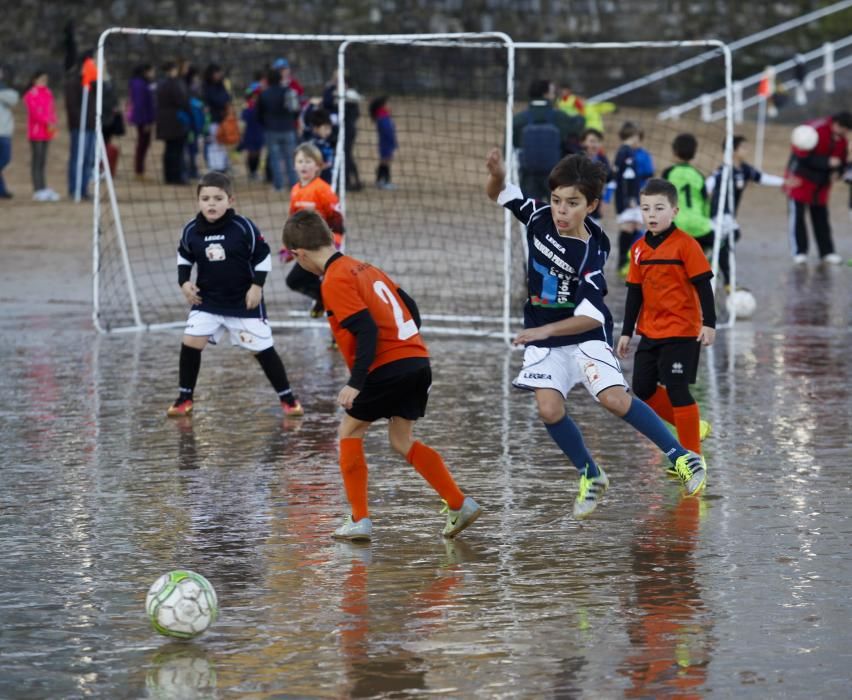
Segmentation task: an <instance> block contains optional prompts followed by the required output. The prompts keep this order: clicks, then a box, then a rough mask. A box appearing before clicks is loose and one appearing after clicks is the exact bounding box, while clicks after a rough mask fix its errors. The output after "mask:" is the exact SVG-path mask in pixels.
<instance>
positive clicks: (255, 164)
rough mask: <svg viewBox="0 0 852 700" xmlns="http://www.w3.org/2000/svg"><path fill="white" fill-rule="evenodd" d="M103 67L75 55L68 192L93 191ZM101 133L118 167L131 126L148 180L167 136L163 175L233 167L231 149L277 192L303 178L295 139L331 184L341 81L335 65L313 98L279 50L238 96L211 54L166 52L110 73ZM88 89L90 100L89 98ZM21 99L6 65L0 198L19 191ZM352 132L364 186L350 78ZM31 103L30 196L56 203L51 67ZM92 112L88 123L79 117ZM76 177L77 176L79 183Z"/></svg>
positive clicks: (182, 176)
mask: <svg viewBox="0 0 852 700" xmlns="http://www.w3.org/2000/svg"><path fill="white" fill-rule="evenodd" d="M96 78H97V69H96V67H95V64H94V61H93V59H92V55H91V53H87V54H84V55H83V56H82V58H81V59H80V60H79V61H77V62H75V63H74V66H73V68H71V69H70V70H69V71H68V73H67V75H66V80H65V86H64V104H65V111H66V126H67V129H68V133H69V137H70V148H69V154H68V176H67V193H68V196H69V197H71V198H74V197H80V198H82V199H87V198H88V197H89V196H90V192H89V186H90V180H91V174H92V170H93V165H94V155H95V141H96V139H95V136H96V135H95V122H96V117H95V111H96V90H95V86H94V82H93V81H94V80H95V79H96ZM102 82H103V102H102V133H103V137H104V142H105V145H106V154H107V161H108V165H109V169H110V172H111V173H113V174H114V173H115V171H116V165H117V161H118V157H119V150H118V148H117V146H116V145H115V143H114V142H113V139H114V138H115V137H119V136H123V135H125V133H126V131H128V130H132V131H133V132H134V134H133V135H134V136H135V144H134V149H133V173H134V176H135V177H136V178H137V179H138V180H140V181H144V180H145V178H146V175H148V173H147V170H148V168H149V167H150V164H149V151H150V149H151V145H152V143H153V142H154V141H155V140H156V141H161V142H162V143H163V149H162V164H161V168H162V178H161V179H162V182H164V183H165V184H167V185H186V184H189V183H190V182H192V181H195V180H197V179H198V177H199V176H200V174H201V173H202V172H206V171H215V172H224V173H228V172H231V171H232V159H233V158H234V157H235V155H234V154H236V153H239V154H242V157H244V158H245V168H246V172H247V173H248V177H249V179H251V180H260V179H263V180H265V181H266V182H268V183H269V184H270V186H271V187H272V188H273V189H274V190H275V191H279V192H282V191H285V188H286V190H287V191H289V190H290V189H291V188H292V187H293V186H294V185H296V184H297V182H298V180H299V178H298V176H297V173H296V167H295V153H296V148H297V147H298V146H299V144H301V143H306V142H307V143H312V144H313V145H314V146H315V147H316V148H317V149H318V150H319V151H320V153H321V154H322V157H323V166H322V169H321V177H322V179H323V180H324V181H325V182H327V183H330V182H331V178H332V172H333V168H334V160H335V156H336V153H337V136H338V132H339V129H338V123H337V122H338V94H337V93H338V80H337V75H336V73H335V74H334V75H333V76H332V77H331V79H330V80H329V81H328V82H327V83H326V84H325V85H324V86H323V88H322V92H321V94H319V95H316V96H313V97H309V96H308V95H306V93H305V89H304V87H303V86H302V84H301V83H300V82H299V80H298V79H297V78H296V77H295V75H294V74H293V72H292V69H291V66H290V63H289V61H288V60H287V59H286V58H283V57H280V58H277V59H275V60H273V61H271V62H270V63H269V64H268V66H267V67H265V68H263V69H261V70H259V71H257V72H256V73H255V75H254V78H253V80H252V81H251V82H250V84H249V85H248V86H247V88H246V89H245V91H244V93H243V94H242V95H238V94H236V92H235V89H234V87H233V85H232V83H231V81H230V80H229V79H228V77H227V75H226V71H225V69H224V68H223V66H221V65H219V64H216V63H210V64H208V65H207V66H206V67H205V68H204V69H203V70H200V69H199V68H197V67H196V66H194V65H192V64H191V63H189V62H188V61H166V62H165V63H163V64H162V65H160V66H159V67H155V66H154V65H152V64H150V63H141V64H138V65H136V66H135V67H134V68H133V70H132V73H131V76H130V78H129V80H128V83H127V86H126V93H122V91H121V86H119V85H116V84H115V82H114V81H113V80H112V79H111V78H110V76H109V75H108V74H106V72H105V75H104V76H103V78H102ZM84 98H85V104H84ZM388 99H389V98H388V97H387V96H385V95H380V96H378V97H376V98H374V99H373V100H372V101H371V102H370V105H369V115H370V117H371V119H372V121H373V122H374V124H375V128H376V132H377V137H378V154H377V155H378V160H379V164H378V167H377V169H376V178H375V184H376V186H377V187H379V188H381V189H393V188H394V187H395V185H394V184H393V183H392V181H391V163H392V161H393V158H394V154H395V152H396V150H397V148H398V144H397V140H396V127H395V124H394V121H393V117H392V116H391V111H390V107H389V104H388ZM19 100H21V95H20V93H19V91H17V90H15V89H13V88H12V87H11V86H8V85H6V84H5V83H4V81H3V75H2V72H0V198H4V199H8V198H11V197H12V196H13V195H12V193H11V192H10V191H9V190H8V189H7V188H6V185H5V181H4V180H3V179H2V171H3V168H5V167H6V166H7V165H8V164H9V162H10V161H11V158H12V154H11V146H12V134H13V129H14V119H13V114H12V110H13V108H14V107H15V106H16V105H17V103H18V102H19ZM344 101H345V106H344V110H345V120H346V128H345V132H344V133H345V136H344V143H343V149H342V150H343V154H344V164H345V173H346V186H347V190H348V191H350V192H351V191H358V190H361V189H362V188H363V186H364V184H363V182H362V179H361V175H360V171H359V169H358V164H357V163H356V161H355V157H354V145H355V141H356V139H357V136H358V129H359V119H360V116H361V103H362V101H363V98H362V97H361V95H360V94H359V93H358V92H357V91H356V90H355V89H354V88H353V87H352V86H350V85H348V84H347V85H346V87H345V93H344ZM23 103H24V104H25V105H26V109H27V137H28V140H29V142H30V144H31V151H32V156H31V162H32V183H33V200H35V201H39V202H52V201H57V200H59V199H60V198H61V196H60V194H59V193H58V192H56V191H55V190H53V189H51V188H50V187H48V185H47V182H46V175H45V173H46V164H47V161H48V146H49V143H50V141H52V140H53V139H54V138H55V137H56V135H57V130H58V126H59V122H58V119H57V114H56V106H55V96H54V92H53V91H52V90H51V88H50V86H49V77H48V72H47V71H43V70H38V71H36V72H35V73H34V74H33V75H32V76H31V78H30V80H29V82H28V84H27V88H26V90H25V91H24V94H23ZM82 120H85V122H83V123H82V124H81V121H82ZM78 178H79V180H80V181H79V182H78Z"/></svg>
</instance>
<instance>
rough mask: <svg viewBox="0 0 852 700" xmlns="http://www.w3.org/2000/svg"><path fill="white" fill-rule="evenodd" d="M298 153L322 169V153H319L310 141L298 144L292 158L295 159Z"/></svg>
mask: <svg viewBox="0 0 852 700" xmlns="http://www.w3.org/2000/svg"><path fill="white" fill-rule="evenodd" d="M300 153H301V154H302V155H304V156H306V157H308V158H310V159H311V160H313V161H314V162H315V163H316V164H317V165H318V166H320V167H322V166H323V163H325V161H324V160H323V157H322V153H320V149H319V148H317V147H316V146H314V144H312V143H311V142H310V141H306V142H305V143H301V144H299V146H298V147H297V148H296V151H295V153H293V157H294V158H295V157H296V156H297V155H299V154H300Z"/></svg>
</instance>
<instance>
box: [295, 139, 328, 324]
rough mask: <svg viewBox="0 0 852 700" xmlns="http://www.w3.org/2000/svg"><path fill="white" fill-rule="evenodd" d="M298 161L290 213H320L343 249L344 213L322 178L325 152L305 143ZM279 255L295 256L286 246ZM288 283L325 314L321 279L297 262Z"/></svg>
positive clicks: (318, 313) (298, 152)
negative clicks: (321, 294) (323, 153)
mask: <svg viewBox="0 0 852 700" xmlns="http://www.w3.org/2000/svg"><path fill="white" fill-rule="evenodd" d="M295 164H296V175H297V176H298V178H299V181H298V182H297V183H296V184H295V185H293V189H292V190H290V215H291V216H292V215H293V214H295V213H296V212H298V211H305V210H309V211H315V212H317V214H319V215H320V216H321V217H322V218H323V220H324V221H325V222H326V223H327V224H328V227H329V228H330V229H331V230H332V232H333V233H334V244H335V247H337V248H340V246H341V243H342V241H343V215H342V214H341V213H340V201H339V200H338V199H337V195H336V194H335V193H334V190H332V189H331V186H330V185H329V184H328V183H327V182H325V181H324V180H323V179H322V178H321V177H320V173H321V172H322V168H323V165H324V162H323V157H322V153H320V150H319V149H318V148H317V147H316V146H315V145H314V144H312V143H303V144H301V145H300V146H299V147H298V148H297V149H296V157H295ZM279 255H280V257H281V259H282V260H284V261H287V260H290V259H292V258H291V256H290V252H289V251H288V250H287V249H286V248H282V249H281V252H280V254H279ZM287 286H288V287H290V289H292V290H293V291H294V292H300V293H301V294H304V295H305V296H308V297H310V298H311V299H313V300H314V306H313V308H312V309H311V316H313V317H314V318H319V317H320V316H322V312H323V306H322V298H321V296H320V280H319V277H317V275H315V274H313V273H312V272H308V271H307V270H305V269H304V268H303V267H302V266H301V265H299V264H298V263H296V264H295V265H293V269H292V270H290V274H288V275H287Z"/></svg>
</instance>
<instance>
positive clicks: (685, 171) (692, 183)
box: [663, 134, 713, 251]
mask: <svg viewBox="0 0 852 700" xmlns="http://www.w3.org/2000/svg"><path fill="white" fill-rule="evenodd" d="M697 150H698V141H697V140H696V138H695V136H693V135H692V134H678V135H677V136H676V137H675V140H674V141H672V153H673V154H674V158H675V164H674V165H672V166H671V167H670V168H667V169H666V170H664V171H663V178H664V179H665V180H668V181H669V182H671V183H672V184H673V185H674V186H675V188H676V189H677V206H678V210H679V212H678V215H677V216H676V217H675V220H674V224H675V226H677V227H678V228H679V229H680V230H681V231H685V232H686V233H688V234H689V235H690V236H692V237H693V238H694V239H695V240H696V241H698V243H699V244H700V245H701V248H702V249H703V250H705V251H708V250H712V249H713V226H712V225H711V221H710V198H709V197H708V196H707V189H706V188H705V186H704V176H703V175H702V174H701V172H700V171H699V170H698V169H697V168H696V167H695V166H693V165H690V161H691V160H692V159H693V158H695V152H696V151H697Z"/></svg>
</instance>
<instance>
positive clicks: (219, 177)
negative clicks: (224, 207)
mask: <svg viewBox="0 0 852 700" xmlns="http://www.w3.org/2000/svg"><path fill="white" fill-rule="evenodd" d="M202 187H218V188H219V189H220V190H224V191H225V194H227V195H228V196H229V197H233V196H234V183H233V182H231V178H229V177H228V176H227V175H225V173H220V172H217V171H215V170H211V171H210V172H209V173H204V175H202V176H201V179H200V180H199V181H198V187H197V188H196V189H195V195H196V196H198V195H199V194H201V188H202Z"/></svg>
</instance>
